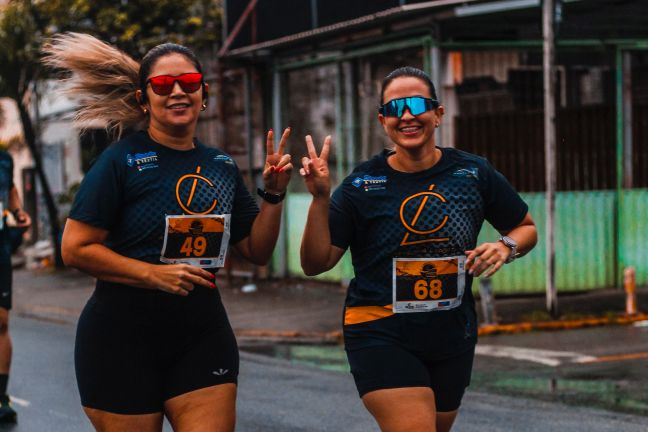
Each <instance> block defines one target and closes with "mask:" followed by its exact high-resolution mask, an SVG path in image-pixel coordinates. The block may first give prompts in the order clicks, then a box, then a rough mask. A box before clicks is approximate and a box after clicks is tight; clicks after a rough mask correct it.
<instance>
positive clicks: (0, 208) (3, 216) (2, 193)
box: [0, 149, 31, 423]
mask: <svg viewBox="0 0 648 432" xmlns="http://www.w3.org/2000/svg"><path fill="white" fill-rule="evenodd" d="M13 174H14V164H13V159H12V157H11V155H10V154H9V153H8V152H7V151H5V150H2V149H0V423H15V422H16V411H14V409H13V408H12V407H11V403H10V400H9V396H8V395H7V383H8V381H9V369H10V368H11V351H12V348H11V336H10V335H9V311H10V310H11V284H12V267H11V254H12V252H13V251H14V245H15V244H16V241H15V239H13V238H12V237H13V236H22V233H23V232H24V230H26V229H27V228H29V226H30V225H31V218H30V217H29V215H28V214H27V213H25V211H24V210H23V208H22V202H21V200H20V196H19V195H18V190H17V189H16V186H15V185H14V182H13ZM8 213H11V215H12V216H13V218H14V220H15V222H16V224H15V225H14V226H13V227H10V226H9V225H7V214H8ZM18 240H20V237H18Z"/></svg>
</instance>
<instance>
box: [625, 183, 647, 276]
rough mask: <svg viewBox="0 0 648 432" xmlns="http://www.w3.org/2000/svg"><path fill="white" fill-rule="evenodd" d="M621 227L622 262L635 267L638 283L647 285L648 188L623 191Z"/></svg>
mask: <svg viewBox="0 0 648 432" xmlns="http://www.w3.org/2000/svg"><path fill="white" fill-rule="evenodd" d="M621 227H622V239H623V241H622V246H623V254H624V255H623V260H624V264H625V265H626V266H633V267H634V268H635V270H636V272H637V284H638V285H648V189H632V190H629V191H626V192H624V194H623V213H622V214H621Z"/></svg>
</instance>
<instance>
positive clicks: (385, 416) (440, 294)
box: [300, 67, 537, 432]
mask: <svg viewBox="0 0 648 432" xmlns="http://www.w3.org/2000/svg"><path fill="white" fill-rule="evenodd" d="M443 114H444V107H443V106H441V105H440V103H439V102H438V100H437V96H436V91H435V89H434V85H433V84H432V81H431V80H430V78H429V77H428V75H427V74H425V73H424V72H423V71H421V70H419V69H416V68H413V67H403V68H399V69H396V70H394V71H392V72H391V73H390V74H389V75H387V77H386V78H385V80H384V81H383V84H382V91H381V100H380V108H379V113H378V120H379V121H380V123H381V125H382V126H383V129H384V131H385V133H386V135H387V136H388V137H389V139H390V140H391V141H392V142H393V144H394V146H393V148H392V149H387V150H384V151H383V152H382V153H381V154H379V155H377V156H375V157H374V158H373V159H371V160H369V161H367V162H364V163H362V164H360V165H359V166H358V167H357V168H356V169H355V170H354V171H353V173H352V174H351V175H350V176H348V177H347V178H346V179H344V181H343V182H342V184H341V185H340V186H339V187H338V188H337V189H336V190H335V192H334V193H333V195H332V196H330V191H331V181H330V178H329V171H328V163H327V161H328V155H329V149H330V142H331V139H330V137H327V138H326V140H325V141H324V145H323V147H322V150H321V153H320V154H319V155H318V154H317V152H316V150H315V146H314V144H313V141H312V139H311V138H310V137H307V138H306V143H307V148H308V157H305V158H303V159H302V168H301V169H300V174H301V175H302V177H303V178H304V181H305V183H306V186H307V188H308V191H309V192H310V193H311V194H312V196H313V199H312V202H311V205H310V209H309V213H308V219H307V222H306V228H305V231H304V236H303V239H302V246H301V262H302V268H303V269H304V272H305V273H306V274H307V275H316V274H319V273H322V272H324V271H327V270H329V269H331V268H332V267H333V266H334V265H335V264H336V263H337V262H338V261H339V260H340V258H341V257H342V255H343V254H344V252H345V250H346V249H347V248H350V250H351V258H352V262H353V268H354V273H355V277H354V279H352V280H351V283H350V284H349V288H348V293H347V298H346V302H345V310H344V344H345V349H346V352H347V357H348V360H349V364H350V366H351V373H352V374H353V377H354V379H355V382H356V387H357V389H358V393H359V395H360V397H361V398H362V401H363V403H364V405H365V407H366V408H367V410H368V411H369V412H370V413H371V414H372V415H373V417H374V418H375V420H376V421H377V423H378V425H379V426H380V429H381V430H382V431H385V432H387V431H388V432H396V431H399V432H400V431H403V432H405V431H407V432H410V431H417V432H423V431H426V432H429V431H439V432H447V431H449V430H450V428H451V427H452V424H453V422H454V420H455V418H456V416H457V413H458V409H459V406H460V404H461V400H462V397H463V395H464V392H465V389H466V387H467V386H468V385H469V383H470V376H471V371H472V363H473V358H474V352H475V344H476V342H477V318H476V313H475V301H474V299H473V295H472V291H471V285H472V280H473V277H474V276H479V275H482V274H483V275H484V276H485V277H490V276H492V275H493V274H494V273H495V272H496V271H498V270H499V269H500V268H501V267H502V266H503V265H504V264H505V263H509V262H511V261H513V260H514V259H515V258H516V257H518V256H520V255H523V254H525V253H527V252H529V250H531V248H532V247H533V246H534V245H535V243H536V241H537V233H536V228H535V224H534V222H533V220H532V218H531V215H530V214H529V212H528V206H527V204H526V203H525V202H524V201H522V199H521V198H520V196H519V195H518V194H517V193H516V192H515V190H514V189H513V188H512V187H511V185H510V184H509V183H508V181H507V180H506V179H505V178H504V177H503V176H502V175H501V174H500V173H498V172H497V171H496V170H495V169H494V168H493V167H492V166H491V165H490V164H489V163H488V161H486V160H485V159H484V158H481V157H479V156H476V155H472V154H469V153H466V152H462V151H459V150H456V149H453V148H442V147H437V146H436V142H435V131H436V129H437V128H438V127H439V125H440V124H441V118H442V116H443ZM484 220H487V221H488V222H489V223H491V225H493V226H494V227H495V228H496V229H497V230H498V231H499V232H500V233H501V235H502V237H500V238H499V239H492V241H490V242H486V243H482V244H480V245H477V237H478V234H479V231H480V229H481V226H482V223H483V222H484Z"/></svg>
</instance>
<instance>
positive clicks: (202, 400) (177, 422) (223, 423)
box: [164, 384, 236, 432]
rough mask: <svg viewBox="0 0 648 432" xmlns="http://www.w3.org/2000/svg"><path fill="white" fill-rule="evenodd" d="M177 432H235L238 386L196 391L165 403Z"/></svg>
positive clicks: (228, 385)
mask: <svg viewBox="0 0 648 432" xmlns="http://www.w3.org/2000/svg"><path fill="white" fill-rule="evenodd" d="M164 409H165V413H166V416H167V418H168V419H169V421H170V422H171V425H172V426H173V430H174V431H175V432H203V431H204V432H233V431H234V425H235V423H236V384H220V385H216V386H212V387H206V388H203V389H199V390H195V391H192V392H190V393H185V394H183V395H180V396H176V397H174V398H172V399H169V400H168V401H166V402H165V403H164Z"/></svg>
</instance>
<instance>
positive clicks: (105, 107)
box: [42, 33, 146, 137]
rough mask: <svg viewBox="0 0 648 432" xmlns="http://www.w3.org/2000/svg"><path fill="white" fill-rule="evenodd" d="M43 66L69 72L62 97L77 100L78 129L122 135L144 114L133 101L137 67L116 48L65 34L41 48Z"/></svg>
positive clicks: (139, 120)
mask: <svg viewBox="0 0 648 432" xmlns="http://www.w3.org/2000/svg"><path fill="white" fill-rule="evenodd" d="M42 51H43V54H44V57H43V60H42V61H43V63H44V64H45V65H47V66H49V67H52V68H55V69H62V70H65V71H69V72H71V75H70V76H69V77H67V78H65V79H64V81H65V86H64V90H63V92H64V94H66V95H68V96H70V97H72V98H74V99H77V100H78V102H79V107H78V108H77V111H76V114H75V117H74V123H75V126H77V127H80V128H81V129H87V128H91V127H97V125H101V127H104V128H106V129H107V130H108V131H109V132H112V133H115V135H116V136H117V137H119V136H121V134H122V132H123V131H124V129H127V128H131V127H135V126H138V125H141V124H142V123H144V122H145V120H146V115H145V114H144V113H143V112H142V109H141V107H140V105H139V103H138V101H137V99H136V98H135V91H136V90H137V89H138V88H139V85H138V84H139V69H140V65H139V63H137V62H136V61H135V60H133V59H132V58H130V57H129V56H128V55H126V54H125V53H123V52H122V51H120V50H118V49H117V48H115V47H113V46H111V45H108V44H106V43H104V42H102V41H100V40H99V39H97V38H95V37H93V36H90V35H88V34H82V33H64V34H60V35H56V36H54V37H53V38H51V39H50V40H49V41H48V42H47V43H46V44H45V45H44V46H43V49H42Z"/></svg>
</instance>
